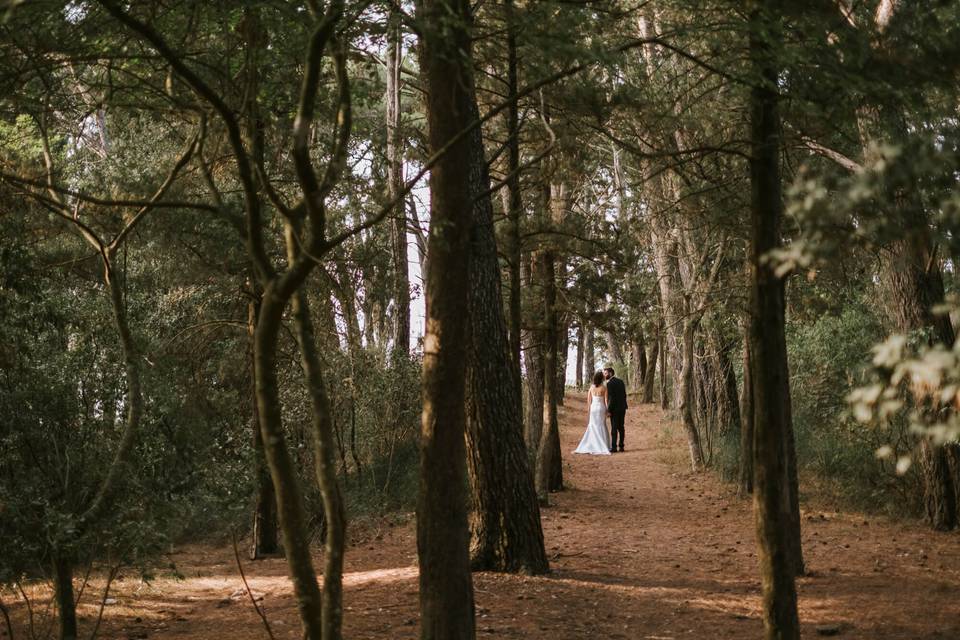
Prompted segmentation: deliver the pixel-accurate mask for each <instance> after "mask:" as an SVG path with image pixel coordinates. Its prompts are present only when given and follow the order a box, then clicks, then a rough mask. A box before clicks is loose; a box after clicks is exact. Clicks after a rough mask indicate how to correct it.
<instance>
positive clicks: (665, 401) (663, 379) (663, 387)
mask: <svg viewBox="0 0 960 640" xmlns="http://www.w3.org/2000/svg"><path fill="white" fill-rule="evenodd" d="M666 349H667V342H666V337H665V336H664V335H663V334H661V336H660V408H661V409H669V408H670V397H669V396H668V395H667V368H668V366H669V365H668V364H667V354H666Z"/></svg>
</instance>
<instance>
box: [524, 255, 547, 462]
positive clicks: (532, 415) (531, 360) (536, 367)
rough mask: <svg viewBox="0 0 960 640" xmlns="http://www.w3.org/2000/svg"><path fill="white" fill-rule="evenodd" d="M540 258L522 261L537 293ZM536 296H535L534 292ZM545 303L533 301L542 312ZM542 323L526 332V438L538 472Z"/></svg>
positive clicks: (529, 286)
mask: <svg viewBox="0 0 960 640" xmlns="http://www.w3.org/2000/svg"><path fill="white" fill-rule="evenodd" d="M538 262H539V258H537V257H536V254H533V255H531V256H530V257H529V258H528V259H526V260H524V261H523V262H522V265H523V267H524V276H525V278H524V280H525V282H526V288H527V290H528V291H530V292H536V291H537V290H538V289H539V286H538V285H539V284H540V283H539V276H540V274H539V268H537V266H536V264H537V263H538ZM532 295H535V293H533V294H532ZM539 302H542V301H533V303H532V304H531V307H532V308H535V309H540V308H542V307H541V304H540V303H539ZM541 322H542V320H541V319H536V320H534V321H533V322H531V325H530V327H529V328H528V329H526V330H524V332H523V341H524V344H523V359H524V366H525V368H526V373H527V375H526V377H525V378H524V381H525V384H526V388H527V406H526V418H525V419H524V431H523V438H524V441H525V442H526V445H527V457H528V458H529V459H530V468H531V469H534V470H535V469H536V466H537V454H538V451H539V448H540V437H541V434H542V433H543V402H544V394H543V375H544V372H543V330H542V327H541V326H540V325H541ZM534 473H536V471H534Z"/></svg>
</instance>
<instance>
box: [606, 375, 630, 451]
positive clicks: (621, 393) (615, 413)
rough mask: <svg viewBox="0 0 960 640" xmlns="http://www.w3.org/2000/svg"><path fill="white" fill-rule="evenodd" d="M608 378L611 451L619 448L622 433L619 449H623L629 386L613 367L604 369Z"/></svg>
mask: <svg viewBox="0 0 960 640" xmlns="http://www.w3.org/2000/svg"><path fill="white" fill-rule="evenodd" d="M603 377H604V378H606V380H607V415H608V416H609V417H610V436H611V437H610V453H614V452H616V451H617V450H618V448H617V434H620V446H619V450H620V451H623V420H624V418H625V417H626V414H627V387H626V385H624V384H623V380H621V379H620V378H618V377H616V376H615V375H614V371H613V368H612V367H607V368H606V369H604V370H603Z"/></svg>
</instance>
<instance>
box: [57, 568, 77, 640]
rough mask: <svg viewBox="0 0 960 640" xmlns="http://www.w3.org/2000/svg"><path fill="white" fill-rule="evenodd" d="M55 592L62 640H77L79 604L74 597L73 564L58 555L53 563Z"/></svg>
mask: <svg viewBox="0 0 960 640" xmlns="http://www.w3.org/2000/svg"><path fill="white" fill-rule="evenodd" d="M53 579H54V590H55V592H56V598H57V609H58V610H59V615H60V640H77V604H76V601H75V599H74V595H73V563H72V562H71V561H70V560H69V559H67V558H66V557H65V556H62V555H58V556H57V557H56V559H55V560H54V562H53Z"/></svg>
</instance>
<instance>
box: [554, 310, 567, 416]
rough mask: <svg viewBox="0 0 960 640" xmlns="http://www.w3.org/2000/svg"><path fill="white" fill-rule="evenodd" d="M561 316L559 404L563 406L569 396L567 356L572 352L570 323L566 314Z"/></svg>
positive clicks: (558, 374)
mask: <svg viewBox="0 0 960 640" xmlns="http://www.w3.org/2000/svg"><path fill="white" fill-rule="evenodd" d="M558 315H559V316H561V319H560V325H559V327H558V328H557V340H558V341H559V344H558V345H557V406H560V407H562V406H563V401H564V398H566V396H567V358H568V357H569V352H570V323H569V321H568V320H566V314H558Z"/></svg>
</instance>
